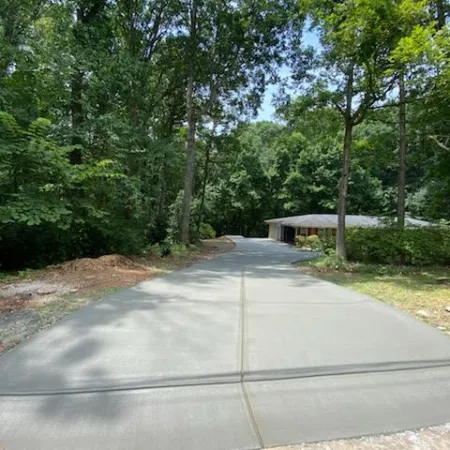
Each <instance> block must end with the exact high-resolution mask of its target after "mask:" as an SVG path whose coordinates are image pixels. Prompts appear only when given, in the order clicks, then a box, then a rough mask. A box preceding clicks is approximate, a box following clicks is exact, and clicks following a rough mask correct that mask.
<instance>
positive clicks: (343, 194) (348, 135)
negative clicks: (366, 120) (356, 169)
mask: <svg viewBox="0 0 450 450" xmlns="http://www.w3.org/2000/svg"><path fill="white" fill-rule="evenodd" d="M352 139H353V123H352V120H351V118H349V119H346V121H345V136H344V146H343V151H342V174H341V181H340V183H339V203H338V226H337V234H336V254H337V255H338V256H340V257H342V258H344V259H346V258H347V249H346V246H345V215H346V210H347V191H348V179H349V172H350V149H351V146H352Z"/></svg>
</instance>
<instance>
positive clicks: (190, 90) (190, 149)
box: [181, 0, 197, 244]
mask: <svg viewBox="0 0 450 450" xmlns="http://www.w3.org/2000/svg"><path fill="white" fill-rule="evenodd" d="M189 37H190V39H189V40H190V51H189V66H188V69H189V72H188V84H187V92H186V112H187V123H188V138H187V145H186V169H185V172H184V197H183V209H182V217H181V242H183V243H184V244H188V243H189V225H190V222H191V200H192V186H193V184H194V175H195V156H196V152H197V148H196V142H195V134H196V128H197V119H196V114H195V111H194V108H195V105H194V77H195V57H196V47H197V0H192V5H191V11H190V32H189Z"/></svg>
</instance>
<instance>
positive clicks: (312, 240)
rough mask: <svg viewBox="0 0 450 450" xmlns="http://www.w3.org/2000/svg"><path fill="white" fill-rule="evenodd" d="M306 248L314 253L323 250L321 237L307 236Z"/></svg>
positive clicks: (315, 235)
mask: <svg viewBox="0 0 450 450" xmlns="http://www.w3.org/2000/svg"><path fill="white" fill-rule="evenodd" d="M305 246H306V247H309V248H310V249H311V250H314V251H320V250H322V243H321V242H320V238H319V236H317V234H311V236H307V237H306V245H305Z"/></svg>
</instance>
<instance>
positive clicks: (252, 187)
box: [0, 0, 450, 269]
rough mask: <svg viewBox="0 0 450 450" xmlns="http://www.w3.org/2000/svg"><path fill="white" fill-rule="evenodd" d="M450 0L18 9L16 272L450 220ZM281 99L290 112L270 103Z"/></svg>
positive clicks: (10, 173) (9, 17)
mask: <svg viewBox="0 0 450 450" xmlns="http://www.w3.org/2000/svg"><path fill="white" fill-rule="evenodd" d="M449 9H450V8H449V2H448V1H439V2H435V1H422V0H420V1H413V0H395V1H394V0H383V1H379V0H343V1H341V2H334V1H330V0H319V1H312V0H302V1H301V2H299V1H297V0H282V1H280V0H239V1H234V0H233V1H228V0H220V1H217V0H214V1H213V0H114V1H105V0H62V1H60V2H52V1H48V0H4V1H3V3H2V9H1V11H0V263H1V268H2V269H9V268H22V267H37V266H42V265H45V264H48V263H53V262H56V261H62V260H65V259H70V258H76V257H80V256H98V255H101V254H105V253H112V252H115V253H126V254H135V253H139V252H142V251H143V249H145V248H146V247H148V246H150V245H152V244H154V243H164V244H165V245H170V244H171V243H176V242H182V243H184V244H187V243H189V242H195V241H196V240H197V239H198V238H199V237H201V236H202V233H203V231H204V230H210V229H211V227H212V228H213V229H214V230H215V231H216V232H217V233H219V234H224V233H230V234H237V233H238V234H244V235H247V236H262V235H266V232H267V230H266V226H265V224H264V219H267V218H271V217H277V216H284V215H295V214H308V213H338V212H339V215H340V221H339V232H338V239H337V245H336V250H337V252H338V254H340V255H341V256H345V253H346V248H345V241H346V238H345V223H344V222H345V215H346V214H350V213H352V214H372V215H379V216H385V217H387V218H390V219H391V220H392V221H393V223H396V224H397V226H398V227H399V228H401V227H402V223H403V219H404V217H405V216H408V215H410V216H415V217H419V218H424V219H428V220H432V221H443V222H445V221H448V220H449V219H450V107H449V105H450V101H449V100H450V58H449V55H450V45H449V42H450V36H449V35H450V29H449ZM273 97H274V100H275V101H274V102H272V98H273Z"/></svg>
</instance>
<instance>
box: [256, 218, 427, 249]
mask: <svg viewBox="0 0 450 450" xmlns="http://www.w3.org/2000/svg"><path fill="white" fill-rule="evenodd" d="M385 220H386V219H385V218H381V217H372V216H352V215H348V216H345V226H346V228H350V227H365V228H380V227H383V226H386V222H385ZM337 222H338V218H337V214H307V215H305V216H292V217H281V218H279V219H269V220H265V223H267V224H268V225H269V238H270V239H273V240H276V241H284V242H293V241H294V239H295V237H296V236H298V235H302V236H309V235H311V234H319V233H330V234H336V229H337ZM431 225H432V224H431V223H430V222H427V221H425V220H419V219H411V218H407V219H406V220H405V226H407V227H429V226H431Z"/></svg>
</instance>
